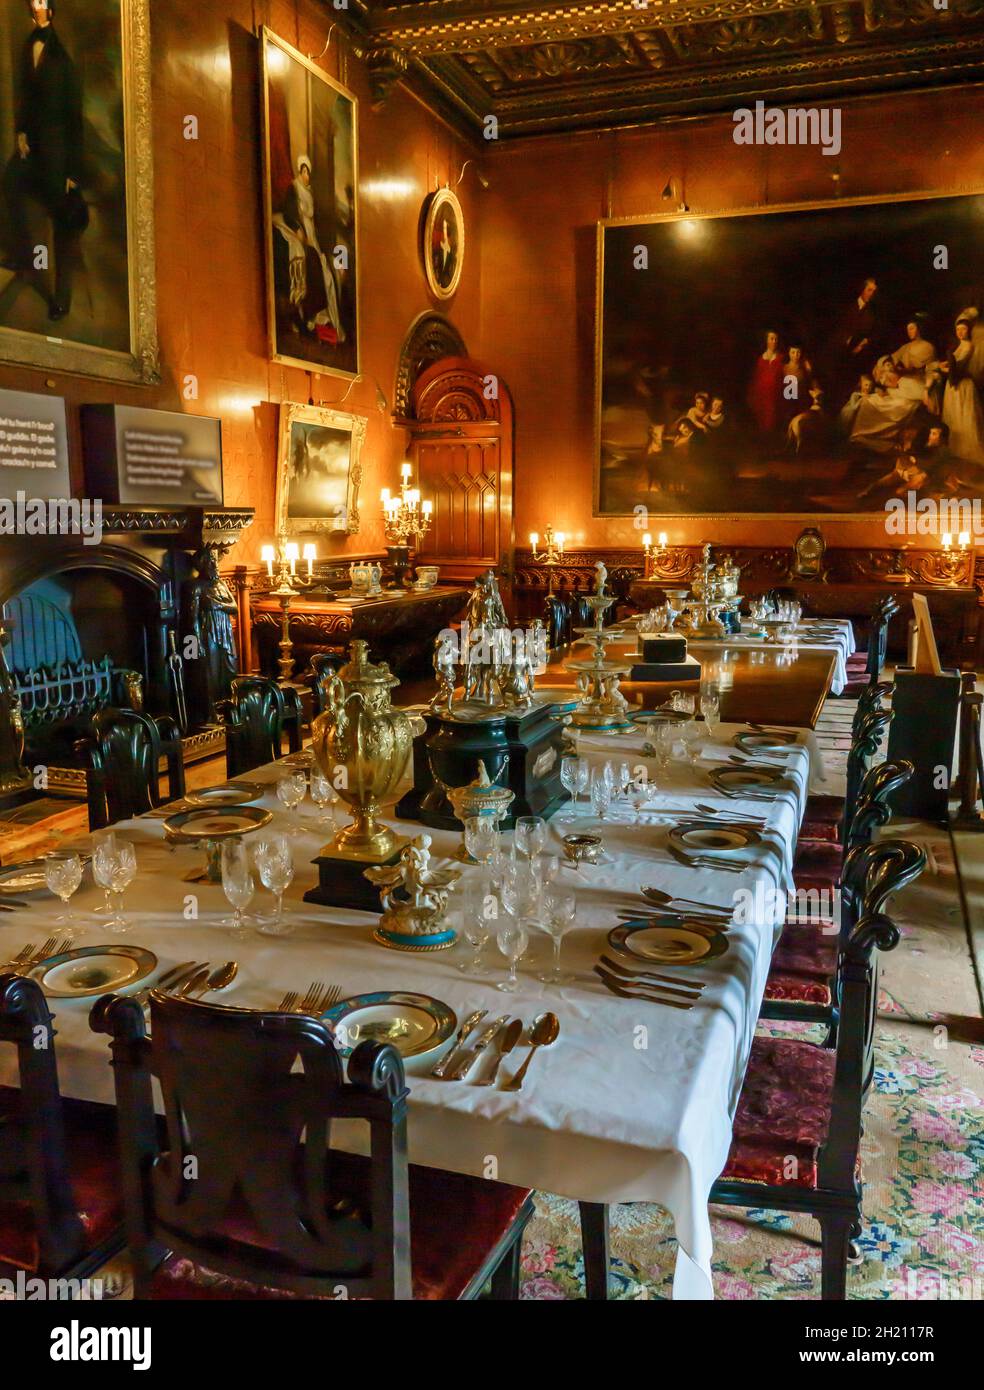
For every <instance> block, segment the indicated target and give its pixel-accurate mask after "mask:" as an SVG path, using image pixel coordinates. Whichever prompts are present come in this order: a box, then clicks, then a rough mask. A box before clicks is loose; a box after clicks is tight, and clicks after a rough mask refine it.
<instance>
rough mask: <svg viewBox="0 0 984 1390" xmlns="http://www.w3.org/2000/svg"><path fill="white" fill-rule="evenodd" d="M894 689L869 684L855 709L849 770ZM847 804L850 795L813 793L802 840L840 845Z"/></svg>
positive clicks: (802, 826)
mask: <svg viewBox="0 0 984 1390" xmlns="http://www.w3.org/2000/svg"><path fill="white" fill-rule="evenodd" d="M892 689H893V687H892V685H891V684H890V683H889V682H888V681H875V683H874V684H873V685H866V686H865V688H864V691H863V693H862V694H861V695H860V697H859V698H858V707H857V709H856V710H855V711H854V718H853V719H852V721H851V753H850V754H849V756H848V768H849V771H850V762H851V756H852V755H855V745H856V744H857V742H858V740H859V738H860V737H861V736H862V734H863V733H864V731H865V730H866V728H867V726H868V722H869V720H870V719H871V717H872V715H874V714H876V713H881V712H882V710H883V709H884V702H885V700H886V699H887V698H888V697H889V696H890V695H891V693H892ZM859 751H860V750H859ZM877 751H878V750H877V747H876V748H875V749H873V750H872V751H871V753H870V754H869V753H865V754H864V755H863V756H864V757H865V758H869V757H873V756H874V754H875V753H877ZM847 803H848V798H847V797H844V796H831V795H829V794H827V793H823V792H820V793H816V794H811V795H810V796H809V797H808V798H807V802H806V811H805V812H804V815H803V820H802V823H801V825H800V829H799V839H800V840H829V841H831V842H833V843H835V844H840V843H841V842H842V840H843V829H844V820H845V806H846V805H847Z"/></svg>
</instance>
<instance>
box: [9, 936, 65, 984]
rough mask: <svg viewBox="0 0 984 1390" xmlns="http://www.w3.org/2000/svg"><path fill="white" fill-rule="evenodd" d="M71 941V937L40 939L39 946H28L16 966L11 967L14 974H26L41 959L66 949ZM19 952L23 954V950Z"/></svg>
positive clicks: (58, 953)
mask: <svg viewBox="0 0 984 1390" xmlns="http://www.w3.org/2000/svg"><path fill="white" fill-rule="evenodd" d="M71 941H72V938H71V937H66V938H65V940H63V941H59V940H58V937H57V936H49V937H48V939H47V941H42V943H41V945H40V946H37V947H33V948H31V947H28V948H27V949H28V954H27V956H26V957H25V958H24V959H23V960H21V961H19V962H18V963H17V965H16V966H13V967H12V969H13V972H14V974H15V975H26V974H27V973H28V972H29V971H30V970H33V969H34V967H35V966H36V965H40V963H41V961H43V960H47V958H48V956H56V955H60V954H61V952H62V951H65V950H67V949H68V947H69V946H70V945H71ZM21 954H22V955H23V952H21Z"/></svg>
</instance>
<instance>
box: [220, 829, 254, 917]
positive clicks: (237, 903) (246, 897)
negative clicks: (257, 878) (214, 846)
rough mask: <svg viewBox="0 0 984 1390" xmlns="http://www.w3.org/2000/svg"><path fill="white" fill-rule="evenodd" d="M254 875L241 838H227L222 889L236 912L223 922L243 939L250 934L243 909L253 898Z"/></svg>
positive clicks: (223, 858)
mask: <svg viewBox="0 0 984 1390" xmlns="http://www.w3.org/2000/svg"><path fill="white" fill-rule="evenodd" d="M254 886H255V885H254V883H253V875H252V874H251V873H250V871H249V852H248V850H247V848H246V846H245V844H243V842H242V840H240V839H233V840H226V841H225V843H224V844H223V846H222V891H223V892H224V893H225V895H226V898H227V899H228V900H229V904H230V906H231V907H233V908H235V914H234V915H233V916H232V917H227V918H226V919H225V921H224V922H223V923H222V925H223V926H225V927H232V934H233V936H235V937H237V938H238V939H240V940H241V939H242V938H243V937H245V936H248V935H249V928H248V927H247V926H246V925H245V919H244V917H243V909H244V908H247V907H249V905H250V903H251V902H252V900H253V890H254Z"/></svg>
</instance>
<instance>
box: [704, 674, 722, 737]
mask: <svg viewBox="0 0 984 1390" xmlns="http://www.w3.org/2000/svg"><path fill="white" fill-rule="evenodd" d="M700 712H701V714H702V715H703V716H704V723H705V724H706V725H707V731H708V733H709V734H710V735H711V737H712V738H713V737H714V734H715V733H716V732H717V728H718V725H719V724H720V723H721V696H720V695H719V694H718V691H717V688H716V687H714V686H709V687H708V688H707V689H706V690H702V691H701V693H700Z"/></svg>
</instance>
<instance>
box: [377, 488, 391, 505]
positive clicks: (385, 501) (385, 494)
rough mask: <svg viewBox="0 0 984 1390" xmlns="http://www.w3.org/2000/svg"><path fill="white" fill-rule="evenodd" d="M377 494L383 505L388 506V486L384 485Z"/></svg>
mask: <svg viewBox="0 0 984 1390" xmlns="http://www.w3.org/2000/svg"><path fill="white" fill-rule="evenodd" d="M379 495H380V497H381V498H382V502H383V506H384V507H388V506H389V500H390V490H389V488H388V487H384V488H383V490H382V492H381V493H380V494H379Z"/></svg>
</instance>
